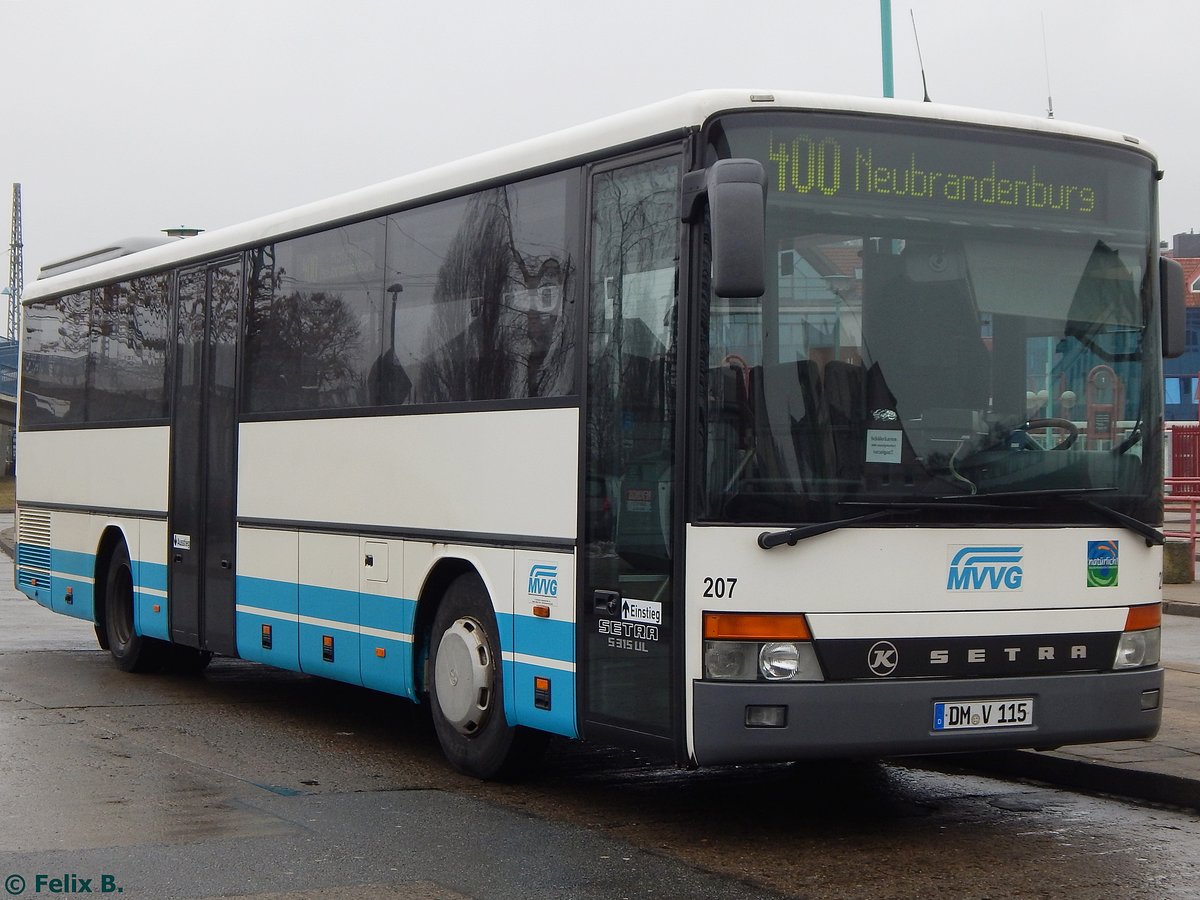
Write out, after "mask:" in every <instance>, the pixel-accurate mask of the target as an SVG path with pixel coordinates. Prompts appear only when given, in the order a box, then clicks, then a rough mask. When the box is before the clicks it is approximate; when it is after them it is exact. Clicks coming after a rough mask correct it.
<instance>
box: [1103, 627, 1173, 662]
mask: <svg viewBox="0 0 1200 900" xmlns="http://www.w3.org/2000/svg"><path fill="white" fill-rule="evenodd" d="M1161 646H1162V629H1160V628H1147V629H1146V630H1145V631H1126V632H1125V633H1124V634H1122V635H1121V641H1120V643H1119V644H1117V656H1116V659H1115V660H1114V661H1113V668H1114V669H1137V668H1141V667H1142V666H1156V665H1158V658H1159V653H1160V648H1161Z"/></svg>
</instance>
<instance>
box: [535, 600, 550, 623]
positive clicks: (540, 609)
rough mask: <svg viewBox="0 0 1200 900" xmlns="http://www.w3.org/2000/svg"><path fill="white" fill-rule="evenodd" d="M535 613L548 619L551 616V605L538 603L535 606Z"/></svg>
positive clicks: (540, 617)
mask: <svg viewBox="0 0 1200 900" xmlns="http://www.w3.org/2000/svg"><path fill="white" fill-rule="evenodd" d="M533 614H534V615H535V616H537V617H538V618H539V619H548V618H550V607H548V606H543V605H542V604H541V603H538V604H537V605H535V606H534V607H533Z"/></svg>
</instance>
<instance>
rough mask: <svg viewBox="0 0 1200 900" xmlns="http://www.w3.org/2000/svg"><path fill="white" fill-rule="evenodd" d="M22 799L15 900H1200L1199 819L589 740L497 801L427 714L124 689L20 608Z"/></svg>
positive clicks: (300, 683) (903, 773) (14, 663)
mask: <svg viewBox="0 0 1200 900" xmlns="http://www.w3.org/2000/svg"><path fill="white" fill-rule="evenodd" d="M9 572H11V568H10V569H9ZM5 577H6V573H5V572H3V571H0V584H5V583H7V584H11V574H8V576H7V581H5V580H4V579H5ZM0 797H2V798H3V803H0V878H5V879H11V878H14V877H18V878H20V879H23V883H24V889H23V891H22V892H21V893H20V894H13V892H12V890H11V888H12V887H14V886H17V885H16V883H15V882H11V883H10V882H9V881H6V890H7V891H8V893H9V894H12V895H14V896H37V894H36V893H35V882H36V879H37V876H38V875H39V874H41V875H43V876H45V877H46V878H47V879H48V878H63V877H64V876H76V877H77V878H90V879H92V885H91V887H92V891H93V892H94V893H98V892H99V891H100V889H101V886H102V884H105V885H107V886H109V887H113V888H115V887H117V886H119V887H120V888H122V889H123V892H122V896H123V897H133V898H141V897H155V898H160V897H161V898H167V897H217V896H254V897H263V896H271V897H272V898H274V897H276V896H280V897H282V896H287V897H296V898H299V897H305V898H327V897H328V898H333V897H354V896H361V897H384V898H387V897H459V896H477V897H520V898H534V897H689V896H691V897H731V898H732V897H761V896H772V895H778V896H792V897H931V896H947V897H950V896H954V897H1078V898H1090V897H1105V898H1110V897H1113V896H1120V897H1147V898H1149V897H1153V898H1160V897H1180V898H1184V897H1198V898H1200V822H1198V821H1197V819H1196V818H1195V817H1194V816H1192V815H1190V814H1187V813H1182V812H1178V811H1173V810H1170V809H1155V808H1150V807H1145V806H1136V805H1132V804H1128V803H1123V802H1118V801H1113V800H1108V799H1103V798H1094V797H1083V796H1078V795H1074V794H1070V793H1066V792H1062V791H1058V790H1054V789H1050V788H1046V787H1041V786H1037V785H1027V784H1018V783H1012V782H1004V781H999V780H992V779H987V778H982V777H977V776H973V775H966V774H944V773H939V772H930V771H924V770H921V769H916V768H908V767H906V766H903V765H898V764H877V763H861V764H850V763H847V764H828V765H811V764H805V765H780V766H751V767H721V768H714V769H709V770H701V771H699V772H680V771H678V770H675V769H674V768H671V767H669V766H664V765H662V764H660V763H657V762H654V761H650V760H646V759H643V758H641V757H639V756H638V755H637V754H635V753H632V752H629V751H623V750H615V749H611V748H604V747H593V746H583V745H579V744H573V743H569V742H561V743H557V744H554V745H552V747H551V750H550V752H549V754H548V755H547V758H546V762H545V764H544V765H543V766H542V767H541V768H540V769H539V770H538V772H537V773H536V774H535V776H534V777H533V778H532V779H530V780H528V781H526V782H525V783H523V784H521V785H504V784H485V783H480V782H477V781H475V780H473V779H469V778H465V777H463V776H460V775H457V774H456V773H454V772H453V771H452V770H450V769H449V768H448V767H447V766H446V764H445V763H444V762H443V761H442V759H441V756H440V754H439V751H438V749H437V742H436V739H435V738H434V735H433V730H432V727H431V725H430V724H429V722H428V720H427V718H426V717H425V716H424V715H423V714H422V713H421V712H420V711H419V710H418V709H416V708H415V707H413V706H412V705H411V704H408V703H406V702H404V701H401V700H397V699H395V698H391V697H388V696H385V695H381V694H377V693H373V692H370V691H366V690H362V689H356V688H351V687H348V686H343V685H339V684H335V683H332V682H324V681H320V680H317V679H312V678H307V677H304V676H300V675H295V674H291V673H284V672H276V671H272V670H269V669H265V668H262V667H259V666H256V665H253V664H249V663H244V662H240V661H236V660H217V661H215V662H214V663H213V665H212V666H211V667H210V668H209V670H208V672H207V673H206V674H205V675H204V676H202V677H200V678H182V677H176V676H168V675H150V676H145V675H143V676H137V675H127V674H124V673H121V672H119V671H117V670H116V669H115V668H114V667H113V666H112V665H111V663H110V662H109V660H108V657H107V654H105V653H102V652H100V651H99V650H97V649H95V641H94V638H93V635H92V633H91V628H90V626H88V625H87V624H85V623H81V622H76V621H73V620H69V619H65V618H63V617H59V616H55V615H53V614H51V613H48V612H46V611H44V610H42V609H41V608H40V607H38V606H36V604H33V603H31V602H30V601H27V600H25V599H24V598H23V597H21V596H20V595H19V594H15V593H14V592H13V591H12V590H11V589H3V590H0ZM104 876H107V877H108V879H109V880H108V881H107V882H105V881H103V878H104ZM48 884H49V883H48V882H43V886H44V889H43V892H42V896H45V895H46V893H47V890H46V888H47V887H48ZM114 892H115V890H114ZM7 895H8V894H0V897H3V896H7Z"/></svg>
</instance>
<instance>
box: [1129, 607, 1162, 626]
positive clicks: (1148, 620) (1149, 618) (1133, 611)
mask: <svg viewBox="0 0 1200 900" xmlns="http://www.w3.org/2000/svg"><path fill="white" fill-rule="evenodd" d="M1161 626H1162V604H1161V603H1147V604H1146V605H1145V606H1131V607H1129V615H1127V616H1126V617H1125V630H1126V631H1145V630H1146V629H1147V628H1159V627H1161Z"/></svg>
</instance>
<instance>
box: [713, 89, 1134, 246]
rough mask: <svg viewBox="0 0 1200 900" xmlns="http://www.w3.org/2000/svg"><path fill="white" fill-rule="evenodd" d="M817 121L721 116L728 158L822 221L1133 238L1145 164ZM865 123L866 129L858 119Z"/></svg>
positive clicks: (1122, 153)
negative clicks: (937, 223)
mask: <svg viewBox="0 0 1200 900" xmlns="http://www.w3.org/2000/svg"><path fill="white" fill-rule="evenodd" d="M846 118H847V117H835V116H828V115H822V114H806V113H793V114H780V113H776V114H766V115H764V116H762V117H761V118H759V119H757V120H755V119H754V118H753V117H752V116H751V115H744V116H736V117H735V116H730V117H729V119H727V120H726V122H725V123H723V124H724V125H725V129H724V131H723V137H724V139H725V140H726V141H727V142H728V145H729V149H728V150H727V151H725V152H728V153H730V155H732V156H749V157H752V158H755V159H759V160H761V161H762V163H763V165H764V166H765V168H766V173H767V187H768V192H769V195H771V196H773V197H775V198H777V200H778V201H779V202H785V203H791V204H800V205H803V206H810V205H812V206H815V207H817V208H818V209H820V210H822V211H829V212H831V213H842V212H844V213H850V214H854V213H863V214H868V215H874V216H879V215H884V216H888V217H891V216H900V217H905V218H921V217H929V218H932V219H937V220H943V221H944V220H960V221H963V222H965V223H984V222H990V223H995V224H1003V223H1004V222H1013V224H1017V222H1018V221H1019V222H1020V223H1021V224H1025V225H1030V226H1037V225H1038V224H1039V223H1041V224H1044V225H1046V226H1047V227H1053V228H1071V227H1080V228H1084V229H1087V230H1092V229H1096V228H1099V227H1103V226H1106V225H1109V226H1111V225H1114V224H1115V225H1116V227H1119V228H1135V229H1137V228H1142V227H1144V226H1145V223H1146V221H1147V220H1148V215H1149V205H1150V199H1149V198H1150V196H1151V191H1150V184H1151V178H1152V177H1153V167H1152V164H1151V162H1150V160H1149V158H1148V157H1145V156H1142V155H1140V154H1138V153H1135V152H1129V151H1126V150H1124V149H1122V148H1117V147H1113V148H1109V147H1104V146H1101V145H1095V144H1091V143H1087V142H1083V141H1078V140H1071V139H1066V138H1063V139H1052V138H1046V137H1043V136H1040V135H1024V134H1016V133H1014V134H1010V135H1003V134H999V133H996V132H990V131H985V130H983V129H979V128H966V127H961V126H950V125H945V124H942V123H914V122H907V121H899V122H893V121H889V120H885V119H876V120H871V121H870V123H869V124H870V127H861V128H858V127H855V128H847V127H844V123H845V122H846ZM859 121H861V122H864V123H865V122H867V120H866V119H860V120H859Z"/></svg>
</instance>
